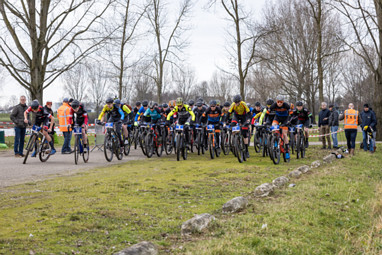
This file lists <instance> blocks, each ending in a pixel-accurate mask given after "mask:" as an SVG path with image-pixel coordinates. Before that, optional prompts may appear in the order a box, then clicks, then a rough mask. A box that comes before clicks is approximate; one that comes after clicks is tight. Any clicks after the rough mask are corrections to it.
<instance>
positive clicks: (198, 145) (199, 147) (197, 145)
mask: <svg viewBox="0 0 382 255" xmlns="http://www.w3.org/2000/svg"><path fill="white" fill-rule="evenodd" d="M201 139H202V134H201V133H200V132H198V133H197V134H196V141H195V142H196V148H197V149H198V155H200V153H201V151H202V146H203V145H202V141H201Z"/></svg>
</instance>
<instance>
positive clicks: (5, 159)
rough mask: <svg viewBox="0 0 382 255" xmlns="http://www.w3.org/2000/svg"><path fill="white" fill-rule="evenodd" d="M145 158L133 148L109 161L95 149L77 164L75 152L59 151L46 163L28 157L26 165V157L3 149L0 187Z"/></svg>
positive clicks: (139, 151) (0, 158)
mask: <svg viewBox="0 0 382 255" xmlns="http://www.w3.org/2000/svg"><path fill="white" fill-rule="evenodd" d="M144 158H146V157H144V156H143V154H142V151H141V150H134V149H132V150H131V152H130V154H129V156H127V157H123V159H122V160H118V159H117V158H116V157H113V160H112V162H107V161H106V159H105V156H104V154H103V152H102V151H96V150H95V151H93V152H92V153H91V154H90V158H89V162H88V163H84V162H83V160H82V158H80V162H79V164H78V165H75V164H74V155H73V154H65V155H62V154H61V153H60V152H57V153H56V154H55V155H53V156H51V158H49V160H48V161H47V162H45V163H42V162H40V160H39V158H38V156H37V157H36V158H30V157H28V160H27V162H26V164H25V165H24V164H23V160H24V158H15V157H14V155H13V151H10V150H7V151H1V152H0V188H4V187H7V186H11V185H15V184H21V183H25V182H31V181H38V180H43V179H47V178H53V177H58V176H65V175H72V174H75V173H78V172H80V171H84V170H89V169H93V168H95V167H104V166H108V165H111V164H120V163H125V162H127V161H130V160H137V159H144Z"/></svg>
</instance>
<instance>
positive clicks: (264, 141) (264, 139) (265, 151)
mask: <svg viewBox="0 0 382 255" xmlns="http://www.w3.org/2000/svg"><path fill="white" fill-rule="evenodd" d="M267 142H268V140H267V135H266V134H264V133H263V135H262V139H261V144H262V147H263V157H265V156H267V154H268V143H267Z"/></svg>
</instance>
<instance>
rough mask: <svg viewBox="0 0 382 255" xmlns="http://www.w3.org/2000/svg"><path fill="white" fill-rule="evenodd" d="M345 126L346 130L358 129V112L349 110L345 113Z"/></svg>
mask: <svg viewBox="0 0 382 255" xmlns="http://www.w3.org/2000/svg"><path fill="white" fill-rule="evenodd" d="M344 124H345V126H344V128H345V129H357V126H358V111H356V110H354V109H347V110H346V111H345V113H344Z"/></svg>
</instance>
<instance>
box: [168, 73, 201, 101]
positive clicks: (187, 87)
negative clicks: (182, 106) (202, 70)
mask: <svg viewBox="0 0 382 255" xmlns="http://www.w3.org/2000/svg"><path fill="white" fill-rule="evenodd" d="M172 80H173V83H174V86H175V88H174V91H175V93H176V94H177V95H179V96H180V97H182V98H183V100H184V101H188V100H189V99H191V95H192V89H193V88H194V87H195V84H196V78H195V71H194V70H193V69H191V68H190V67H180V68H177V67H176V68H174V69H173V71H172Z"/></svg>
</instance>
